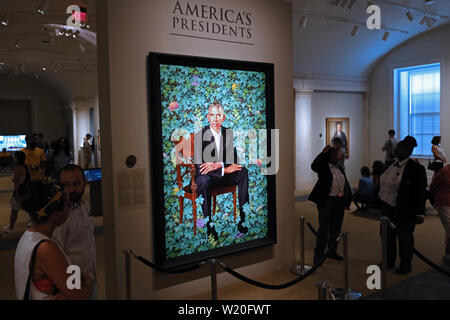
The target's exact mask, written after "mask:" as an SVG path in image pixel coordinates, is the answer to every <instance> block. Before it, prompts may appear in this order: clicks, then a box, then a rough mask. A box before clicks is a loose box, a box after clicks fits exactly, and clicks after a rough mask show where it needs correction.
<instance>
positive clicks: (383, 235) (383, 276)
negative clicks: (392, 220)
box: [380, 216, 389, 291]
mask: <svg viewBox="0 0 450 320" xmlns="http://www.w3.org/2000/svg"><path fill="white" fill-rule="evenodd" d="M380 220H381V290H383V291H384V289H386V287H387V234H388V228H389V218H388V217H384V216H383V217H381V218H380Z"/></svg>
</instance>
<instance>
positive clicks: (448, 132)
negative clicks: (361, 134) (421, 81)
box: [369, 24, 450, 161]
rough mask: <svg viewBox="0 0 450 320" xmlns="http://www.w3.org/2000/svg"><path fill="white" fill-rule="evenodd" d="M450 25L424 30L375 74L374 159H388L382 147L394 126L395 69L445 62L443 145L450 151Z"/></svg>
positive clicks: (372, 113) (372, 108)
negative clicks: (425, 31)
mask: <svg viewBox="0 0 450 320" xmlns="http://www.w3.org/2000/svg"><path fill="white" fill-rule="evenodd" d="M449 39H450V25H449V24H447V25H446V26H443V27H440V28H437V29H435V30H432V31H429V32H427V33H424V34H422V35H420V36H417V37H416V38H413V39H411V40H410V41H408V42H406V43H404V44H402V45H401V46H399V47H397V48H396V49H394V50H393V51H391V52H390V53H389V54H388V55H387V56H385V57H384V58H383V59H381V61H380V62H379V63H378V65H377V66H376V67H375V68H374V70H373V72H372V74H371V99H370V125H369V130H370V140H369V150H370V159H371V161H374V160H384V153H383V152H382V151H381V147H382V145H383V143H384V141H385V140H386V138H387V131H388V130H389V129H391V128H393V127H394V105H393V69H394V68H400V67H409V66H414V65H421V64H428V63H433V62H441V79H442V81H441V136H442V146H443V148H444V149H445V150H446V152H447V153H449V152H450V125H449V124H450V93H449V92H450V41H449Z"/></svg>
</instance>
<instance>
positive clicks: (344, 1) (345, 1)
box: [341, 0, 348, 8]
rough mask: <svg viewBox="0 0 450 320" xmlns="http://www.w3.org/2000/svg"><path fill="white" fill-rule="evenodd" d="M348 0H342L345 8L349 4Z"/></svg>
mask: <svg viewBox="0 0 450 320" xmlns="http://www.w3.org/2000/svg"><path fill="white" fill-rule="evenodd" d="M347 2H348V0H342V2H341V7H342V8H345V6H346V5H347Z"/></svg>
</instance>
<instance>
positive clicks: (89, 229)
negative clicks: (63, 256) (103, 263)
mask: <svg viewBox="0 0 450 320" xmlns="http://www.w3.org/2000/svg"><path fill="white" fill-rule="evenodd" d="M60 183H61V184H62V185H63V186H64V193H65V195H66V199H67V204H68V207H69V217H68V218H67V220H66V222H65V223H64V224H62V225H61V226H59V227H58V228H57V229H56V230H55V232H54V234H53V239H55V240H56V241H57V242H58V243H59V244H60V245H61V247H62V248H63V249H64V251H65V252H66V253H67V255H68V256H69V258H70V260H71V261H72V263H74V264H75V265H78V266H80V268H81V269H82V270H84V271H85V272H86V273H87V274H88V275H89V276H90V277H91V278H92V279H93V280H94V286H93V287H94V290H93V296H92V297H93V299H95V298H96V297H97V291H96V283H95V281H96V271H95V268H96V247H95V238H94V219H93V217H92V216H91V215H90V214H89V208H88V206H87V204H86V202H85V201H84V200H83V199H82V197H83V194H84V189H85V186H86V180H85V177H84V172H83V169H82V168H81V167H80V166H77V165H75V164H70V165H67V166H65V167H64V168H63V169H62V170H61V173H60Z"/></svg>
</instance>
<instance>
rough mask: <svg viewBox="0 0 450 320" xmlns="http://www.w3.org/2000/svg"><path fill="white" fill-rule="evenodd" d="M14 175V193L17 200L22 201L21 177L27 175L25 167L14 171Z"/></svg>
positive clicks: (16, 168)
mask: <svg viewBox="0 0 450 320" xmlns="http://www.w3.org/2000/svg"><path fill="white" fill-rule="evenodd" d="M13 174H14V178H13V180H14V192H15V195H16V200H17V201H20V198H19V188H20V180H21V177H23V176H25V175H26V172H25V170H24V169H23V167H15V168H14V171H13Z"/></svg>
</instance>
